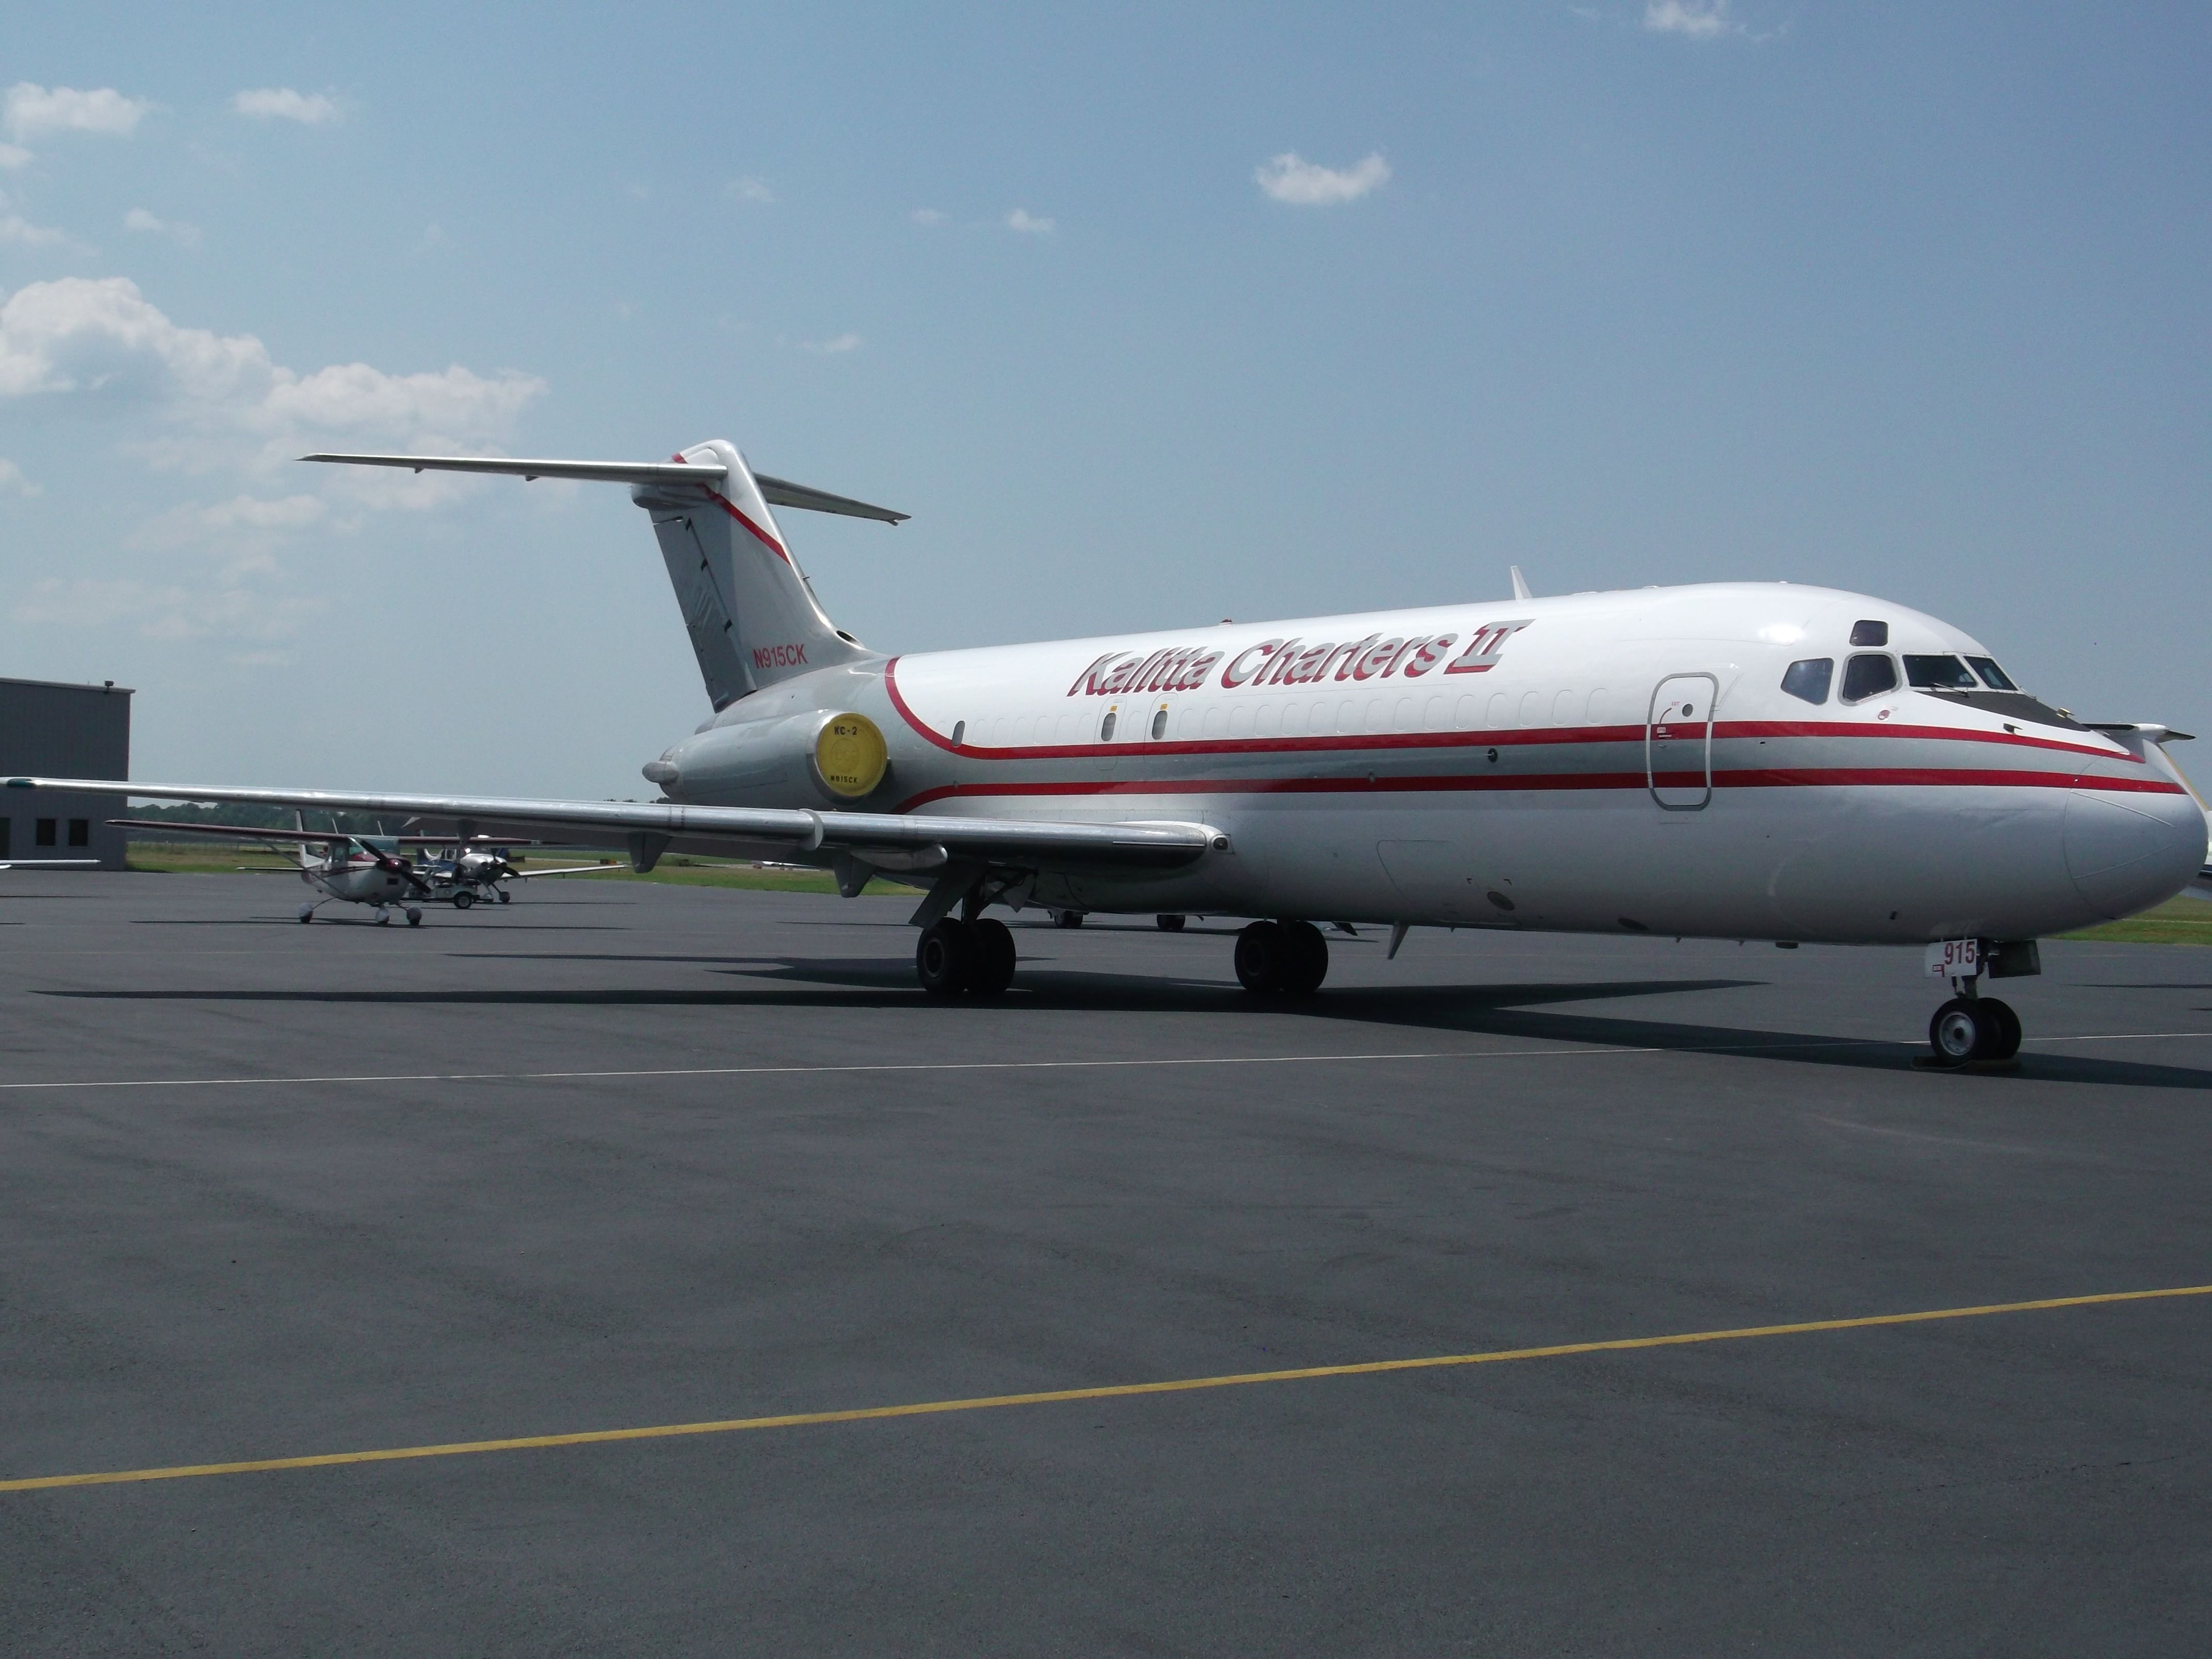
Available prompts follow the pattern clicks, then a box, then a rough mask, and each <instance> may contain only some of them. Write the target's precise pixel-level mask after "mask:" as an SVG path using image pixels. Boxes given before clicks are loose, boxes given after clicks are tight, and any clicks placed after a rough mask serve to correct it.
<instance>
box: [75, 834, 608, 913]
mask: <svg viewBox="0 0 2212 1659" xmlns="http://www.w3.org/2000/svg"><path fill="white" fill-rule="evenodd" d="M292 821H293V824H294V827H293V828H292V829H267V828H264V827H261V826H258V825H253V824H243V823H173V822H170V821H169V820H167V819H161V818H110V819H109V820H108V822H109V823H112V824H113V825H115V826H116V827H117V828H118V829H154V830H159V831H160V832H161V834H163V835H165V836H166V835H173V834H178V833H182V834H184V835H188V836H222V837H224V838H225V839H227V840H230V841H237V842H261V843H262V844H264V846H269V847H270V851H271V852H275V851H276V847H275V846H274V845H272V844H271V843H275V842H283V843H286V844H287V845H289V846H290V847H291V848H293V856H294V860H295V863H296V865H297V867H298V869H299V872H300V879H301V881H304V882H306V883H307V884H309V885H310V886H314V887H319V888H321V889H322V890H323V896H322V897H321V898H319V899H317V900H315V901H313V902H312V903H308V904H303V905H301V907H300V920H301V921H313V920H314V919H315V912H316V911H317V910H319V909H320V908H322V907H323V906H324V905H325V904H328V903H329V902H331V900H332V899H343V901H344V902H347V903H348V904H365V905H368V907H369V908H371V909H373V910H374V911H375V912H376V919H377V921H380V922H389V921H391V920H392V911H393V910H394V909H398V911H399V912H400V913H401V914H402V915H404V916H405V917H406V918H407V925H408V926H409V927H421V926H422V903H431V904H450V905H452V906H453V908H455V909H456V910H466V909H468V908H471V906H473V905H474V904H476V902H477V901H478V900H479V899H484V898H495V899H496V901H497V902H499V903H501V904H505V903H506V902H507V891H506V890H505V889H504V888H503V887H502V886H501V883H502V882H509V881H526V880H528V879H530V878H532V877H534V876H569V875H577V874H580V873H582V872H586V871H589V870H605V868H607V866H605V865H604V864H575V865H568V866H562V867H561V868H559V869H555V870H519V869H517V868H516V867H515V866H514V862H513V858H512V856H511V852H512V847H511V845H508V846H500V847H493V846H491V845H490V844H489V842H488V841H483V840H481V839H480V840H479V841H477V842H464V841H458V840H457V839H456V838H455V837H454V836H365V835H358V834H350V833H348V832H346V831H343V830H337V829H308V828H307V823H306V821H305V819H304V817H303V816H302V815H301V814H300V813H298V812H295V813H294V814H293V815H292ZM410 847H413V848H438V849H440V850H441V851H446V850H447V849H451V850H450V852H449V854H448V856H446V857H443V858H436V859H424V860H415V859H411V858H410V857H408V856H407V854H406V852H405V851H404V849H405V848H410ZM311 848H320V849H321V852H320V854H319V855H318V854H315V853H313V852H311V851H310V849H311ZM279 856H282V855H281V854H279ZM416 901H421V902H416Z"/></svg>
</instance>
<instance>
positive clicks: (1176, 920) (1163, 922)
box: [1152, 916, 1188, 933]
mask: <svg viewBox="0 0 2212 1659" xmlns="http://www.w3.org/2000/svg"><path fill="white" fill-rule="evenodd" d="M1187 920H1188V917H1184V916H1154V917H1153V918H1152V926H1153V927H1157V928H1158V929H1159V930H1160V932H1162V933H1181V932H1182V925H1183V923H1184V922H1185V921H1187Z"/></svg>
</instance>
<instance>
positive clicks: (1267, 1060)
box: [0, 1031, 2212, 1093]
mask: <svg viewBox="0 0 2212 1659" xmlns="http://www.w3.org/2000/svg"><path fill="white" fill-rule="evenodd" d="M2173 1037H2212V1031H2112V1032H2103V1033H2098V1034H2095V1035H2091V1036H2051V1037H2029V1038H2028V1039H2027V1041H2028V1042H2152V1041H2162V1040H2165V1039H2167V1038H2173ZM1919 1046H1920V1045H1919V1044H1917V1043H1911V1042H1900V1041H1898V1040H1896V1039H1894V1038H1889V1037H1821V1038H1816V1039H1813V1040H1809V1041H1808V1040H1802V1039H1801V1040H1796V1041H1792V1042H1727V1043H1686V1044H1680V1045H1675V1044H1667V1045H1664V1046H1662V1045H1659V1044H1656V1043H1655V1044H1645V1045H1639V1046H1632V1047H1615V1046H1613V1045H1611V1044H1607V1043H1595V1042H1593V1043H1584V1044H1581V1045H1578V1046H1577V1047H1574V1048H1436V1049H1408V1050H1402V1051H1391V1052H1385V1053H1378V1054H1196V1055H1188V1056H1184V1057H1182V1058H1177V1059H1165V1060H915V1061H878V1062H874V1063H871V1064H866V1065H857V1066H660V1067H652V1068H637V1069H632V1070H619V1071H592V1072H369V1073H341V1074H332V1075H327V1076H316V1077H141V1078H77V1079H63V1080H60V1081H56V1082H49V1083H0V1093H5V1092H19V1091H30V1090H40V1089H45V1090H53V1089H244V1088H271V1087H283V1086H290V1087H295V1088H298V1087H305V1086H307V1085H310V1084H341V1083H591V1082H616V1081H621V1080H624V1079H647V1078H689V1077H836V1076H844V1075H853V1074H859V1073H907V1072H911V1073H922V1072H1085V1071H1101V1072H1103V1071H1127V1070H1136V1069H1139V1068H1145V1067H1152V1068H1158V1067H1162V1066H1322V1065H1344V1064H1351V1063H1353V1062H1360V1061H1367V1062H1372V1061H1375V1060H1393V1061H1424V1060H1571V1059H1577V1058H1582V1059H1593V1058H1597V1057H1600V1056H1603V1055H1609V1054H1779V1053H1786V1052H1788V1051H1790V1050H1792V1049H1803V1048H1918V1047H1919Z"/></svg>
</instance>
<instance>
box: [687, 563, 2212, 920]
mask: <svg viewBox="0 0 2212 1659" xmlns="http://www.w3.org/2000/svg"><path fill="white" fill-rule="evenodd" d="M1864 623H1878V624H1880V625H1881V626H1880V628H1879V629H1876V630H1869V629H1864V628H1863V627H1862V626H1861V625H1862V624H1864ZM1854 629H1859V630H1860V637H1861V639H1862V641H1866V640H1870V639H1873V638H1875V635H1876V634H1877V633H1878V634H1879V635H1880V636H1881V643H1879V644H1868V643H1862V644H1859V645H1854V644H1853V643H1852V635H1853V631H1854ZM1855 658H1883V659H1887V663H1888V664H1889V665H1890V666H1889V668H1888V670H1887V672H1888V673H1890V674H1891V675H1893V677H1894V678H1895V682H1896V683H1895V684H1894V686H1893V687H1892V688H1890V689H1887V690H1875V691H1873V692H1871V693H1869V694H1867V695H1857V696H1851V695H1850V693H1851V692H1852V690H1854V686H1853V685H1851V684H1846V682H1847V680H1851V679H1852V678H1854V677H1856V681H1857V687H1856V689H1857V690H1861V691H1863V690H1864V689H1865V687H1866V686H1867V685H1868V684H1877V683H1879V681H1880V680H1881V678H1882V673H1883V671H1882V670H1881V668H1880V666H1879V665H1864V666H1862V667H1859V668H1853V667H1851V666H1850V665H1851V662H1852V659H1855ZM1938 658H1941V659H1948V661H1949V662H1951V663H1952V664H1954V665H1955V664H1957V663H1960V662H1962V661H1965V660H1966V659H1975V660H1978V661H1984V662H1986V661H1988V660H1989V659H1990V653H1989V652H1988V651H1987V650H1986V649H1985V648H1984V647H1983V646H1982V645H1981V644H1980V643H1979V642H1978V641H1976V640H1974V639H1973V638H1972V636H1970V635H1966V634H1965V633H1963V632H1962V631H1960V629H1955V628H1953V627H1951V626H1949V625H1948V624H1947V623H1942V622H1940V621H1938V620H1937V619H1936V618H1934V617H1927V616H1923V615H1922V614H1920V613H1917V612H1915V611H1908V610H1905V609H1904V608H1903V607H1900V606H1898V605H1892V604H1889V603H1887V602H1885V601H1882V600H1879V599H1870V598H1867V597H1865V596H1863V595H1857V594H1852V593H1848V592H1839V591H1837V590H1833V589H1827V588H1817V587H1803V586H1790V585H1787V584H1717V585H1711V586H1696V587H1680V588H1665V589H1656V588H1655V589H1644V590H1638V591H1628V592H1607V593H1591V594H1582V595H1576V596H1573V597H1571V598H1563V599H1520V600H1513V601H1508V602H1504V603H1498V604H1490V605H1448V606H1442V607H1437V608H1433V609H1424V610H1418V611H1389V612H1378V613H1374V614H1370V615H1363V616H1352V617H1318V618H1306V619H1300V620H1297V621H1290V622H1282V623H1267V624H1260V625H1252V624H1233V625H1232V624H1221V625H1218V626H1215V627H1206V628H1196V629H1185V630H1175V631H1170V632H1161V633H1147V634H1139V635H1126V636H1121V637H1116V638H1101V639H1091V640H1072V641H1054V642H1050V643H1044V644H1036V645H1023V646H1011V647H992V648H987V649H980V650H969V651H953V652H939V653H927V654H916V655H908V656H903V657H899V658H895V659H874V660H871V661H864V662H860V663H853V664H848V665H841V666H838V667H836V668H831V669H825V670H823V671H817V672H814V673H808V674H803V675H800V676H799V677H797V678H789V679H786V680H783V681H781V683H779V684H776V685H775V686H773V687H772V688H770V689H769V690H763V691H757V692H755V693H754V694H752V695H751V696H747V697H744V698H742V699H740V700H739V701H738V702H733V703H732V704H731V705H730V706H729V707H728V708H725V709H724V710H723V711H722V712H721V713H720V714H719V715H718V716H717V717H716V718H715V719H714V720H713V721H712V722H710V723H709V724H708V726H704V727H702V729H701V730H700V731H699V732H696V733H695V734H694V735H693V736H692V737H690V738H686V739H684V741H682V742H680V743H678V744H675V745H673V746H672V747H671V749H670V750H668V751H667V752H666V753H665V755H664V756H663V757H662V759H661V762H660V763H658V764H659V768H660V770H661V773H662V774H663V775H664V778H665V781H664V782H663V787H664V789H665V792H666V793H667V796H668V799H671V800H676V801H682V802H685V803H688V804H698V805H741V806H763V805H772V806H803V807H808V808H811V809H815V810H819V809H821V808H822V806H823V799H822V798H821V797H820V796H819V795H818V794H817V793H810V791H809V788H808V786H807V785H806V783H805V781H804V780H803V779H800V778H798V777H796V776H794V775H792V774H791V773H790V772H789V771H788V770H787V769H778V768H776V767H775V766H772V765H764V764H763V763H762V761H761V759H760V757H759V756H758V754H757V748H756V746H754V745H750V744H748V743H747V741H746V738H747V737H748V734H749V733H750V732H757V731H758V730H761V729H762V727H761V726H760V724H759V723H760V722H763V721H773V720H777V719H780V718H785V717H787V716H789V715H792V714H800V713H804V712H806V711H810V710H817V709H823V708H849V709H852V710H854V711H856V712H858V713H860V714H866V715H867V716H868V717H869V718H870V719H871V720H873V721H875V723H876V724H877V725H878V726H879V727H880V728H881V730H882V732H883V733H884V738H885V740H886V744H887V746H888V748H889V750H890V766H889V768H888V769H887V772H886V774H885V775H884V781H883V782H882V783H881V784H880V785H879V786H878V788H877V789H876V790H875V791H874V792H873V793H872V794H871V795H870V796H869V797H868V798H866V799H865V800H862V801H856V802H851V803H848V804H849V805H853V806H854V807H857V808H859V809H860V810H864V811H878V812H881V811H899V812H912V811H929V812H932V813H937V814H955V815H962V816H975V817H1022V818H1041V817H1050V818H1056V819H1061V820H1077V821H1080V820H1097V821H1115V822H1122V823H1127V822H1129V821H1131V820H1144V819H1148V818H1158V819H1161V820H1176V821H1189V820H1194V819H1195V820H1200V821H1202V822H1205V823H1209V824H1212V825H1214V826H1216V827H1217V828H1218V829H1221V830H1223V831H1224V832H1225V834H1226V835H1227V836H1228V838H1229V841H1230V851H1231V856H1229V857H1216V858H1209V859H1206V860H1202V861H1200V862H1199V863H1197V864H1195V865H1194V866H1191V867H1190V868H1188V869H1186V870H1183V871H1178V872H1165V873H1153V872H1127V871H1121V872H1115V871H1108V870H1101V871H1099V872H1096V873H1095V874H1084V873H1081V872H1066V873H1060V874H1054V875H1049V876H1044V877H1041V878H1039V880H1038V882H1037V884H1036V886H1035V887H1034V888H1033V889H1032V890H1030V891H1029V892H1028V893H1027V894H1026V895H1025V896H1026V897H1028V898H1030V899H1031V900H1033V901H1034V902H1036V903H1039V904H1044V905H1054V906H1066V907H1070V908H1080V909H1085V910H1119V911H1133V912H1150V911H1193V912H1200V913H1204V912H1216V913H1221V914H1230V915H1281V916H1307V917H1316V918H1322V919H1327V920H1332V921H1334V920H1345V921H1376V922H1396V921H1408V922H1413V923H1416V924H1434V925H1443V926H1454V927H1509V928H1541V929H1547V930H1553V929H1564V930H1573V931H1587V932H1599V933H1624V932H1626V933H1657V934H1667V935H1704V936H1714V937H1723V938H1760V939H1766V938H1779V939H1807V940H1814V939H1818V940H1829V941H1835V942H1848V943H1862V944H1883V943H1886V944H1905V943H1911V942H1915V941H1924V940H1929V939H1947V938H1954V937H1972V936H1981V937H1987V938H1996V939H2033V938H2036V937H2039V936H2041V935H2045V934H2049V933H2059V932H2063V931H2065V930H2067V929H2069V928H2074V927H2081V926H2085V925H2088V924H2091V923H2093V922H2096V921H2104V920H2107V919H2109V918H2112V917H2114V916H2118V915H2128V914H2131V913H2132V912H2134V911H2136V910H2138V909H2141V908H2144V907H2145V906H2147V905H2149V904H2152V903H2155V902H2158V901H2159V900H2160V899H2162V898H2164V897H2166V896H2168V895H2170V894H2172V893H2173V892H2175V891H2177V890H2180V889H2181V888H2182V887H2184V886H2185V885H2186V884H2188V882H2189V881H2190V880H2191V878H2192V877H2193V876H2194V875H2195V874H2196V873H2197V871H2198V869H2199V868H2200V867H2201V866H2202V865H2203V861H2204V856H2205V823H2204V817H2203V811H2202V809H2201V808H2200V807H2199V806H2198V805H2197V802H2196V801H2195V799H2193V797H2192V796H2191V794H2190V793H2189V792H2188V789H2187V787H2186V786H2185V784H2184V783H2183V782H2182V781H2181V779H2180V777H2179V774H2178V773H2177V772H2176V771H2175V770H2174V769H2173V768H2172V764H2171V763H2169V762H2168V761H2167V760H2166V757H2165V756H2164V754H2163V752H2162V750H2160V748H2159V747H2158V745H2157V744H2156V743H2154V742H2147V741H2144V740H2143V739H2142V738H2141V737H2139V736H2135V735H2133V734H2131V733H2130V732H2129V731H2128V730H2126V729H2124V728H2111V729H2104V730H2094V729H2089V728H2087V727H2084V726H2081V725H2079V724H2078V723H2076V722H2075V721H2073V720H2070V719H2069V718H2068V717H2067V716H2065V715H2063V714H2060V713H2059V712H2058V711H2056V710H2052V709H2050V708H2045V707H2043V706H2042V705H2040V704H2038V703H2037V702H2035V701H2034V700H2033V698H2031V697H2028V696H2024V695H2019V694H2007V693H2004V692H2002V691H1998V690H1993V689H1992V688H1991V687H1990V684H1987V683H1986V682H1984V681H1983V680H1980V679H1978V678H1974V676H1973V674H1972V672H1971V671H1965V672H1966V679H1967V686H1968V687H1969V688H1970V689H1966V690H1955V691H1948V692H1947V691H1946V690H1943V689H1942V688H1941V687H1940V686H1939V687H1928V688H1922V687H1916V686H1915V685H1913V684H1910V683H1909V677H1925V676H1926V675H1927V674H1928V673H1929V672H1931V670H1930V669H1929V667H1928V666H1927V665H1928V664H1929V662H1930V661H1932V660H1933V659H1938ZM1822 659H1826V662H1827V663H1828V665H1829V667H1828V670H1827V671H1826V684H1820V685H1819V686H1818V687H1817V688H1816V687H1814V685H1812V684H1811V682H1812V681H1813V680H1815V679H1818V678H1820V673H1819V671H1817V670H1809V671H1808V670H1801V671H1799V672H1798V674H1797V676H1796V686H1797V689H1798V690H1799V691H1800V692H1809V691H1811V690H1815V689H1817V690H1818V692H1819V696H1818V697H1817V699H1814V698H1812V697H1810V696H1805V695H1793V694H1792V692H1791V691H1790V690H1785V689H1784V680H1785V678H1786V677H1789V676H1790V671H1791V665H1792V664H1793V663H1798V664H1802V663H1815V664H1817V663H1818V662H1820V660H1822ZM1907 659H1920V660H1919V662H1918V663H1917V664H1913V663H1909V662H1908V661H1907ZM1933 671H1934V672H1936V673H1938V674H1943V675H1949V674H1953V673H1956V672H1961V671H1960V670H1957V669H1955V668H1949V669H1937V670H1933ZM1997 678H1998V679H1999V680H2002V673H2001V671H2000V672H1999V673H1998V675H1997ZM1847 696H1848V700H1846V698H1847Z"/></svg>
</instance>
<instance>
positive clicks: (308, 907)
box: [300, 904, 315, 921]
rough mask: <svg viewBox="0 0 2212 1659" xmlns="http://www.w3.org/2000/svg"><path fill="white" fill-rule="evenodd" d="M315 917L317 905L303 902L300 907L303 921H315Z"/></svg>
mask: <svg viewBox="0 0 2212 1659" xmlns="http://www.w3.org/2000/svg"><path fill="white" fill-rule="evenodd" d="M314 919H315V907H314V906H313V905H312V904H303V905H301V907H300V920H301V921H313V920H314Z"/></svg>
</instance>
